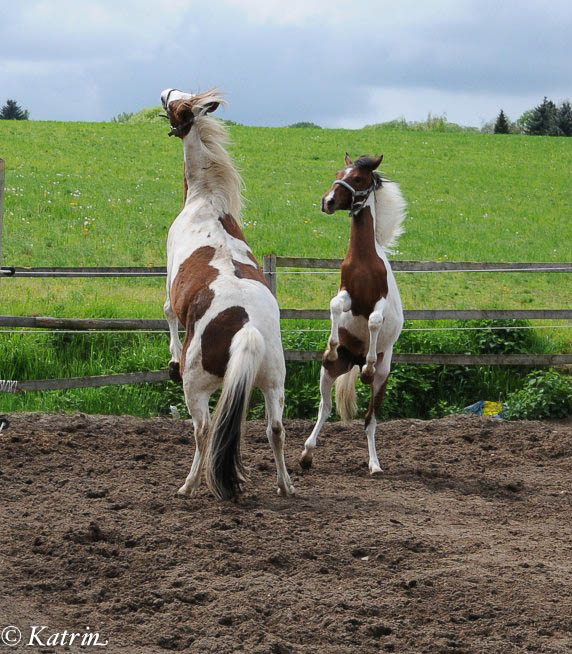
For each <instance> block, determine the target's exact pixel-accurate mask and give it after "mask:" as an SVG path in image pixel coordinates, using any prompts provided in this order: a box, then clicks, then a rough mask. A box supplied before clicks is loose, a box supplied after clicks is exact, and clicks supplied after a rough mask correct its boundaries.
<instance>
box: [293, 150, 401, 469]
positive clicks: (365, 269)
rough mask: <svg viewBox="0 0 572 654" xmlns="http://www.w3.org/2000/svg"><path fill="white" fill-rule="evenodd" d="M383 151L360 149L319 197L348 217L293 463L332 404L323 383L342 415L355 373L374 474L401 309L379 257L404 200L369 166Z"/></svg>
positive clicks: (307, 453) (352, 397)
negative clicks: (306, 426)
mask: <svg viewBox="0 0 572 654" xmlns="http://www.w3.org/2000/svg"><path fill="white" fill-rule="evenodd" d="M382 159H383V156H380V157H366V156H362V157H360V158H359V159H357V160H356V162H355V163H354V162H353V161H352V160H351V159H350V157H349V155H347V154H346V158H345V163H346V167H345V168H344V169H343V170H341V171H339V172H338V173H337V174H336V180H335V181H334V182H333V184H332V187H331V188H330V190H329V191H328V192H327V193H326V194H325V195H324V196H323V198H322V211H323V212H324V213H326V214H328V215H331V214H333V213H334V212H335V211H338V210H342V209H344V210H348V211H349V212H350V216H351V217H352V226H351V235H350V244H349V249H348V252H347V254H346V257H345V259H344V260H343V263H342V268H341V285H340V292H339V293H338V294H337V295H336V296H335V297H334V298H333V299H332V301H331V302H330V312H331V314H330V315H331V333H330V337H329V340H328V346H327V349H326V351H325V353H324V356H323V359H322V368H321V375H320V394H321V401H320V409H319V413H318V421H317V423H316V425H315V427H314V430H313V431H312V433H311V435H310V437H309V438H308V439H307V440H306V443H305V444H304V451H303V452H302V456H301V458H300V465H301V466H302V467H303V468H309V467H310V466H311V465H312V459H313V451H314V449H315V447H316V441H317V438H318V434H319V433H320V431H321V429H322V427H323V425H324V422H325V421H326V420H327V419H328V416H329V415H330V413H331V410H332V400H331V390H332V385H333V384H334V381H335V384H336V404H337V407H338V411H339V412H340V415H341V417H342V419H343V420H344V421H347V420H350V419H351V418H352V417H353V416H354V415H355V413H356V411H357V401H356V389H355V385H356V382H357V377H358V375H360V374H361V380H362V381H363V382H364V383H366V384H371V387H372V394H371V399H370V403H369V407H368V410H367V413H366V416H365V432H366V435H367V442H368V450H369V471H370V473H371V474H372V475H378V474H381V468H380V466H379V460H378V458H377V452H376V449H375V428H376V412H377V410H378V409H379V407H380V406H381V404H382V402H383V397H384V394H385V389H386V386H387V380H388V377H389V371H390V367H391V356H392V353H393V345H394V343H395V342H396V341H397V338H398V337H399V334H400V333H401V329H402V327H403V309H402V306H401V298H400V296H399V291H398V290H397V284H396V282H395V277H394V276H393V272H392V270H391V266H390V265H389V261H388V259H387V255H386V250H387V251H390V248H391V247H393V246H394V245H395V244H396V242H397V239H398V238H399V236H400V235H401V233H402V231H403V230H402V223H403V220H404V218H405V208H406V203H405V200H404V198H403V196H402V194H401V191H400V189H399V186H398V184H396V183H395V182H392V181H390V180H389V179H385V178H383V177H382V176H381V175H380V174H379V173H378V172H377V170H376V169H377V168H378V166H379V164H380V163H381V161H382Z"/></svg>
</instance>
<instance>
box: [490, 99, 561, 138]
mask: <svg viewBox="0 0 572 654" xmlns="http://www.w3.org/2000/svg"><path fill="white" fill-rule="evenodd" d="M493 131H494V133H495V134H528V135H530V136H572V106H571V105H570V101H569V100H564V101H563V102H561V103H560V105H558V106H556V104H555V103H554V102H552V100H549V99H548V98H547V97H546V96H544V100H543V101H542V102H541V104H539V105H538V106H537V107H534V109H529V110H528V111H525V112H524V113H523V114H522V116H521V117H520V118H519V119H518V120H516V121H515V122H514V123H513V122H511V121H510V120H509V118H508V117H507V115H506V114H505V113H504V111H503V110H502V109H501V110H500V113H499V115H498V116H497V119H496V121H495V124H494V129H493Z"/></svg>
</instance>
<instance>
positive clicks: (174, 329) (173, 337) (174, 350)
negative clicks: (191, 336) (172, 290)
mask: <svg viewBox="0 0 572 654" xmlns="http://www.w3.org/2000/svg"><path fill="white" fill-rule="evenodd" d="M163 311H164V312H165V316H166V318H167V323H168V324H169V335H170V342H169V352H170V353H171V360H170V361H169V377H170V378H171V381H174V382H178V383H181V382H182V381H183V380H182V377H181V370H180V365H179V363H180V361H181V352H182V350H183V345H182V343H181V339H180V338H179V319H178V318H177V315H176V314H175V311H174V310H173V305H172V304H171V299H170V298H169V297H167V301H166V302H165V304H164V305H163Z"/></svg>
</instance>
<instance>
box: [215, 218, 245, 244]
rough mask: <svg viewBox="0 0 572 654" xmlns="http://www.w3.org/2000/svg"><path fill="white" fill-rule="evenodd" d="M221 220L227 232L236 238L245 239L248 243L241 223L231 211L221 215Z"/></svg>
mask: <svg viewBox="0 0 572 654" xmlns="http://www.w3.org/2000/svg"><path fill="white" fill-rule="evenodd" d="M219 220H220V223H221V225H222V227H223V229H224V231H225V232H226V233H227V234H230V235H231V236H233V237H234V238H238V239H239V240H241V241H244V242H245V243H246V239H245V238H244V233H243V231H242V229H241V228H240V225H239V224H238V223H237V222H236V220H235V219H234V217H233V216H231V215H230V214H229V213H225V214H224V216H221V217H220V218H219Z"/></svg>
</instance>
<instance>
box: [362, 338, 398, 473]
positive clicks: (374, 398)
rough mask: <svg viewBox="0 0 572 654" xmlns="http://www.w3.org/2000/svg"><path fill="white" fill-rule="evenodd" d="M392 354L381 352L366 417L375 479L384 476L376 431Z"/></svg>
mask: <svg viewBox="0 0 572 654" xmlns="http://www.w3.org/2000/svg"><path fill="white" fill-rule="evenodd" d="M391 354H392V351H391V349H390V350H388V351H386V352H381V353H380V354H379V355H378V356H377V363H376V370H375V375H374V378H373V383H372V387H371V399H370V401H369V407H368V409H367V413H366V416H365V434H366V436H367V449H368V454H369V464H368V465H369V472H370V474H371V475H372V476H374V477H375V476H378V475H381V474H382V470H381V467H380V465H379V459H378V458H377V451H376V447H375V430H376V427H377V420H376V413H377V411H378V410H379V408H380V407H381V405H382V403H383V398H384V397H385V390H386V387H387V380H388V378H389V370H390V366H391Z"/></svg>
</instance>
